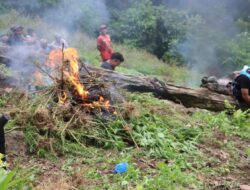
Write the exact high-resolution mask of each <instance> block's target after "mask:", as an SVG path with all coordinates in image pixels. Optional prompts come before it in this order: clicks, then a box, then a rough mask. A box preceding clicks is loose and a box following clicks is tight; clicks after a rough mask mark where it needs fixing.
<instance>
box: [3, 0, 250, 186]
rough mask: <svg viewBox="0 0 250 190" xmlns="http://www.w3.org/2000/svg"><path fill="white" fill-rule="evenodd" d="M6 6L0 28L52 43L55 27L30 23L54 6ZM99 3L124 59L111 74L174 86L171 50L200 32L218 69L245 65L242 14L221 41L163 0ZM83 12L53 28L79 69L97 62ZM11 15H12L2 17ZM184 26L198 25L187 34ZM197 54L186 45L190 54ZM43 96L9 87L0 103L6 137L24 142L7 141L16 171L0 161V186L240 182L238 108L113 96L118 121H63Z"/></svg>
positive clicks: (243, 174)
mask: <svg viewBox="0 0 250 190" xmlns="http://www.w3.org/2000/svg"><path fill="white" fill-rule="evenodd" d="M13 2H14V1H6V2H4V3H3V2H1V4H0V5H1V9H2V10H5V13H4V14H1V17H0V29H1V31H3V32H8V28H9V27H10V26H11V25H13V24H22V25H24V26H25V28H29V27H30V28H34V29H36V31H37V33H38V36H39V37H43V38H47V39H49V40H52V37H53V34H54V32H55V31H57V30H58V29H54V28H53V27H54V25H53V24H51V23H49V22H48V23H47V22H45V20H44V18H43V17H42V16H41V15H39V16H41V17H36V16H37V15H36V12H39V11H43V10H50V9H53V8H54V7H57V6H59V5H58V3H59V4H60V2H61V1H59V0H46V1H43V0H41V1H40V0H39V1H37V2H38V4H37V3H36V4H35V5H32V4H29V3H28V4H27V2H26V1H25V2H26V3H25V2H24V1H23V2H24V4H23V5H24V6H23V7H18V6H17V5H15V4H14V3H13ZM87 2H88V1H85V3H87ZM107 3H108V5H110V8H109V9H112V10H110V12H111V15H110V20H109V23H110V26H111V27H110V29H111V32H112V37H113V39H114V41H115V43H114V49H115V50H116V51H120V52H122V53H123V54H124V56H125V60H126V61H125V62H124V63H123V64H122V65H121V66H120V67H119V68H117V71H118V72H123V73H129V74H133V75H150V76H156V77H158V78H161V79H164V80H168V81H172V82H174V83H183V81H187V80H188V77H189V76H190V75H193V74H192V73H190V72H189V71H188V70H187V69H186V68H185V67H180V65H181V64H184V65H185V63H186V61H187V60H185V56H183V55H182V54H180V52H179V51H180V49H179V48H180V47H181V46H180V45H181V44H182V43H183V42H185V41H186V40H187V39H189V38H192V39H193V37H195V40H197V41H202V36H203V35H204V34H207V35H208V36H207V37H209V39H211V41H213V42H216V43H215V44H216V52H217V54H218V55H217V56H218V57H217V58H218V60H219V62H220V63H221V64H224V65H234V66H237V67H240V66H242V65H245V64H248V63H249V43H250V42H249V26H248V24H249V20H248V17H247V16H246V15H247V14H248V13H246V12H245V11H244V13H243V12H242V15H238V16H237V17H235V20H237V21H236V24H237V25H240V28H241V30H240V31H239V32H238V35H236V36H234V37H233V38H232V39H231V40H229V41H227V42H226V43H224V41H223V39H222V38H220V37H221V36H219V35H217V34H216V32H211V31H210V30H208V29H209V28H208V27H207V25H206V20H204V18H202V15H193V14H190V12H185V11H180V10H174V9H171V7H166V5H165V4H163V1H159V0H158V1H149V0H147V1H142V0H141V1H136V2H134V1H131V0H127V1H115V2H114V1H107ZM87 5H88V6H87ZM244 5H245V6H246V5H247V4H244ZM243 7H244V6H243ZM246 7H247V6H246ZM61 8H62V10H64V9H63V7H61ZM91 8H93V7H91V6H89V4H86V7H85V8H83V9H82V11H86V15H88V17H86V18H84V19H83V20H84V21H83V22H81V19H82V18H81V17H76V20H74V22H72V23H69V22H68V21H69V20H67V19H65V20H64V22H62V23H63V24H65V25H67V26H70V28H71V29H72V30H71V31H70V34H71V35H69V37H70V44H71V45H72V46H73V47H76V48H77V49H78V51H79V52H80V54H81V58H82V59H83V60H84V61H85V63H87V64H93V65H96V66H98V65H99V64H100V58H99V57H100V56H99V53H98V51H97V50H96V42H95V39H94V38H93V36H95V33H94V30H95V28H96V27H97V26H98V25H99V24H100V23H101V22H102V21H103V20H102V19H100V18H99V17H100V15H98V14H99V13H98V11H92V9H91ZM10 9H15V10H12V11H10V12H8V11H7V10H10ZM20 12H21V13H20ZM67 14H70V13H67ZM34 15H35V16H34ZM58 16H59V17H60V16H61V15H58ZM65 16H67V15H66V14H65ZM90 18H91V19H90ZM85 19H86V20H85ZM92 19H93V20H92ZM59 20H60V19H59ZM71 24H72V25H71ZM52 26H53V27H52ZM190 26H192V27H194V26H198V28H199V27H200V28H199V30H191V33H190V28H189V27H190ZM196 28H197V27H196ZM196 28H194V29H196ZM59 31H61V30H59ZM187 31H189V33H188V35H187ZM201 31H202V32H204V33H202V32H201ZM215 31H216V30H215ZM83 32H84V33H83ZM62 33H63V31H62ZM86 33H88V34H86ZM90 35H92V37H90ZM204 41H205V40H204ZM217 45H218V46H217ZM196 47H197V46H196ZM200 49H201V48H200V47H198V48H197V49H193V50H194V51H193V53H196V52H197V51H198V50H200ZM149 52H151V53H153V54H155V55H157V56H158V57H156V56H154V55H152V54H151V53H149ZM191 55H193V54H191ZM191 57H194V56H191ZM159 58H160V59H162V60H159ZM0 70H1V72H0V74H1V75H2V74H7V75H8V76H10V75H11V74H12V73H9V71H8V69H7V68H5V67H4V66H2V65H1V68H0ZM46 90H48V91H46V92H48V93H45V94H43V93H42V94H34V95H32V96H30V97H28V98H27V97H24V96H23V94H22V93H19V92H16V91H15V90H13V91H12V92H10V93H7V92H3V93H2V95H1V97H0V112H7V113H9V114H10V115H11V117H12V119H11V120H10V121H9V122H8V124H7V126H6V128H5V129H6V131H7V134H11V133H12V132H13V131H15V132H16V131H17V132H20V133H21V134H23V137H24V140H23V142H21V143H20V142H15V143H20V146H21V145H22V143H23V144H24V145H25V146H27V147H26V149H27V152H25V154H24V155H22V156H20V158H19V159H20V160H18V161H17V163H15V162H13V161H11V160H10V162H11V163H10V164H11V165H14V168H17V169H14V170H13V171H11V172H8V171H5V170H4V169H3V167H5V165H3V163H2V162H0V190H2V189H3V190H5V189H7V188H8V189H31V188H33V187H34V188H37V189H46V188H47V189H53V188H55V187H57V188H58V189H63V190H64V189H70V188H78V189H121V188H122V189H138V190H141V189H216V188H225V189H237V188H238V187H239V185H241V184H243V183H245V184H247V183H249V171H247V169H248V164H249V163H248V161H247V159H249V158H250V150H249V140H250V125H249V123H250V120H249V119H250V118H249V112H247V111H246V112H243V111H240V110H234V109H232V108H230V110H227V111H225V112H221V113H212V112H209V111H204V110H194V109H187V108H184V107H183V106H181V105H177V104H174V103H171V102H168V101H164V100H159V99H157V98H155V97H154V96H153V95H152V94H137V93H127V92H121V94H122V95H121V96H122V101H120V102H117V103H115V104H114V106H115V107H116V111H117V115H114V116H112V117H110V118H108V119H105V118H103V117H102V116H101V115H97V116H96V117H88V116H87V115H85V114H80V115H70V114H71V112H70V111H69V110H67V109H66V108H65V107H61V106H60V105H57V104H56V103H55V102H54V101H53V98H52V96H53V94H51V93H50V92H51V91H50V89H46ZM10 139H11V138H10ZM14 139H15V138H14ZM16 140H18V139H15V141H16ZM10 144H11V143H10ZM119 162H128V163H129V169H128V171H127V172H125V173H123V174H115V173H114V172H113V168H114V166H115V165H116V164H117V163H119ZM19 165H20V167H19Z"/></svg>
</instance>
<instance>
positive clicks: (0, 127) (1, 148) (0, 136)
mask: <svg viewBox="0 0 250 190" xmlns="http://www.w3.org/2000/svg"><path fill="white" fill-rule="evenodd" d="M7 122H8V119H7V118H6V117H5V116H1V117H0V153H1V154H4V155H5V136H4V125H5V124H6V123H7ZM5 160H6V158H5V157H4V158H3V161H5Z"/></svg>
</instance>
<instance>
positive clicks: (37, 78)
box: [34, 69, 43, 86]
mask: <svg viewBox="0 0 250 190" xmlns="http://www.w3.org/2000/svg"><path fill="white" fill-rule="evenodd" d="M34 78H35V81H34V85H35V86H41V85H42V84H43V82H42V73H41V72H40V71H39V70H37V69H36V70H35V73H34Z"/></svg>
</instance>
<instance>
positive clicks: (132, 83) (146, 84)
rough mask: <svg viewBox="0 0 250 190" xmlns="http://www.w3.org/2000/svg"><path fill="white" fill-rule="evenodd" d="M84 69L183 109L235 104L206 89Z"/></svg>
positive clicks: (120, 86) (133, 90) (121, 86)
mask: <svg viewBox="0 0 250 190" xmlns="http://www.w3.org/2000/svg"><path fill="white" fill-rule="evenodd" d="M86 67H87V69H88V70H89V71H91V72H95V73H96V74H98V75H99V76H100V78H101V80H102V81H108V82H112V84H113V85H114V86H115V87H117V88H122V89H126V90H128V91H131V92H151V93H153V94H154V95H155V96H156V97H158V98H162V99H167V100H171V101H174V102H176V103H179V104H182V105H184V106H185V107H197V108H201V109H207V110H211V111H222V110H225V109H226V107H225V100H227V101H228V102H229V103H231V104H235V101H234V99H233V98H232V97H231V96H228V95H224V94H219V93H216V92H212V91H210V90H209V89H207V88H197V89H192V88H187V87H183V86H177V85H173V84H169V83H164V82H163V81H160V80H158V79H156V78H150V77H146V76H133V75H126V74H121V73H117V72H114V71H109V70H104V69H101V68H96V67H93V66H90V65H87V66H86ZM86 74H87V72H86V70H85V69H82V70H81V72H80V76H84V75H86Z"/></svg>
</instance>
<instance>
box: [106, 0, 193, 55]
mask: <svg viewBox="0 0 250 190" xmlns="http://www.w3.org/2000/svg"><path fill="white" fill-rule="evenodd" d="M116 16H117V18H116V20H114V21H113V22H112V23H111V24H112V29H113V31H112V36H113V38H114V40H116V41H118V42H122V43H126V44H128V45H130V46H132V47H139V48H143V49H146V50H148V51H149V52H151V53H153V54H155V55H157V57H159V58H162V57H163V55H164V53H165V52H166V51H169V50H170V49H171V48H172V46H173V45H174V44H175V43H178V42H179V41H181V40H182V39H183V38H184V37H185V30H186V28H187V27H188V23H189V22H188V21H189V17H188V15H187V14H185V13H183V12H179V11H176V10H171V9H166V8H165V7H163V6H154V5H153V4H152V2H151V1H149V0H147V1H138V2H135V3H134V4H133V5H132V6H131V7H130V8H128V9H126V10H125V11H123V12H121V13H120V14H119V15H116Z"/></svg>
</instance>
